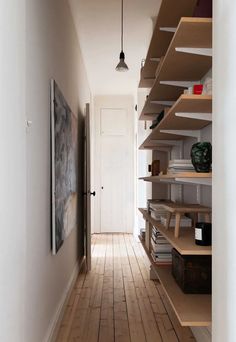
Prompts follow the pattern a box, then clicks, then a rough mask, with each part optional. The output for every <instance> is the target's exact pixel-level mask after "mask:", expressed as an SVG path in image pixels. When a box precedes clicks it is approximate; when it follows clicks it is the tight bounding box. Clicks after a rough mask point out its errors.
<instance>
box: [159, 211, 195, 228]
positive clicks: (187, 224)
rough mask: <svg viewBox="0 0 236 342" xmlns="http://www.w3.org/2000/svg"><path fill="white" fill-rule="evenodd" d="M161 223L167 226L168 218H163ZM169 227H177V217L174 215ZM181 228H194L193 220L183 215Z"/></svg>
mask: <svg viewBox="0 0 236 342" xmlns="http://www.w3.org/2000/svg"><path fill="white" fill-rule="evenodd" d="M161 223H162V224H163V226H166V224H167V218H166V216H161ZM169 227H175V215H174V214H173V215H172V217H171V220H170V223H169ZM181 227H189V228H191V227H192V220H191V219H190V218H189V217H187V216H185V215H183V216H181Z"/></svg>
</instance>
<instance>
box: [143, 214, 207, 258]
mask: <svg viewBox="0 0 236 342" xmlns="http://www.w3.org/2000/svg"><path fill="white" fill-rule="evenodd" d="M139 211H140V212H141V213H142V215H143V217H144V219H145V220H147V221H148V222H149V223H150V224H151V225H152V226H154V227H156V228H157V230H158V231H159V232H160V233H161V234H162V235H163V236H164V237H165V238H166V240H167V241H168V242H169V243H170V244H171V245H172V246H173V247H174V248H175V249H176V250H177V251H178V252H179V253H180V254H182V255H211V254H212V249H211V247H210V246H198V245H196V244H195V237H194V229H193V228H181V236H180V237H179V238H176V237H175V236H174V227H170V228H169V229H168V230H167V229H166V228H165V227H164V225H162V224H161V223H160V222H159V221H157V220H155V219H154V218H152V217H151V215H150V214H149V213H148V211H147V209H142V208H140V209H139Z"/></svg>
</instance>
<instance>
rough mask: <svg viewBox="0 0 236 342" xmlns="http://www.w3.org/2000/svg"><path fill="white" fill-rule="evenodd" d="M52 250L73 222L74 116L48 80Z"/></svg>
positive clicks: (75, 205) (75, 175) (57, 247)
mask: <svg viewBox="0 0 236 342" xmlns="http://www.w3.org/2000/svg"><path fill="white" fill-rule="evenodd" d="M51 138H52V139H51V144H52V250H53V254H56V253H57V252H58V250H59V249H60V247H61V246H62V244H63V242H64V240H65V239H66V238H67V237H68V235H69V234H70V232H71V231H72V229H73V228H74V227H75V226H76V223H77V176H78V165H77V148H78V128H77V119H76V117H75V115H74V114H73V113H72V111H71V109H70V107H69V106H68V104H67V102H66V100H65V98H64V96H63V94H62V92H61V91H60V89H59V87H58V86H57V84H56V82H55V81H54V80H52V82H51Z"/></svg>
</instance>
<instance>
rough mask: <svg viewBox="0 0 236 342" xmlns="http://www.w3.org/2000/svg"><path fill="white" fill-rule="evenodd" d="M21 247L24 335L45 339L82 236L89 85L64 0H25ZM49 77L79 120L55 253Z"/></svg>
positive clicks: (80, 248) (27, 341)
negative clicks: (68, 213)
mask: <svg viewBox="0 0 236 342" xmlns="http://www.w3.org/2000/svg"><path fill="white" fill-rule="evenodd" d="M26 35H27V36H26V42H27V43H26V115H27V119H28V120H31V121H32V126H31V127H30V128H29V129H28V132H27V202H26V205H27V232H26V233H27V248H26V286H25V291H26V296H27V300H26V307H25V310H26V322H25V323H26V336H25V339H24V342H32V341H33V342H41V341H47V340H48V338H49V336H50V333H51V328H52V327H53V324H54V321H53V319H54V318H55V317H56V316H55V315H57V313H58V310H59V309H60V305H61V304H62V302H61V300H62V298H63V295H64V294H65V291H66V289H67V286H68V283H69V281H70V279H71V276H72V274H73V272H74V270H75V269H76V264H77V260H78V259H81V257H82V254H83V239H82V229H83V221H82V208H83V206H82V197H81V196H82V170H83V155H82V134H83V127H84V117H83V114H84V106H85V103H86V102H89V101H90V89H89V85H88V81H87V75H86V71H85V67H84V64H83V60H82V55H81V51H80V47H79V44H78V39H77V35H76V31H75V27H74V25H73V19H72V16H71V13H70V8H69V5H68V2H67V0H50V1H48V0H40V1H38V0H26ZM50 78H54V79H55V80H56V82H57V83H58V85H59V87H60V88H61V90H62V92H63V94H64V96H65V98H66V99H67V102H68V104H69V105H70V107H71V109H72V111H73V112H74V113H75V114H77V115H78V122H79V137H80V141H79V153H80V156H79V161H80V162H81V163H80V171H79V172H80V177H79V194H81V196H79V207H80V208H81V210H80V212H79V227H78V231H76V230H75V229H74V230H73V231H72V232H71V234H70V236H69V237H68V239H67V240H66V241H65V243H64V245H63V246H62V248H61V249H60V251H59V252H58V254H57V255H56V256H52V254H51V246H50V92H49V90H50Z"/></svg>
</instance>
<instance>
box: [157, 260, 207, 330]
mask: <svg viewBox="0 0 236 342" xmlns="http://www.w3.org/2000/svg"><path fill="white" fill-rule="evenodd" d="M152 269H153V271H154V272H155V273H156V275H157V277H158V278H159V280H160V283H161V284H162V287H163V290H164V292H165V294H166V296H167V298H168V300H169V302H170V304H171V306H172V308H173V310H174V312H175V314H176V316H177V317H178V319H179V322H180V324H181V325H182V326H187V327H189V326H190V327H204V326H209V325H211V321H212V318H211V295H200V294H185V293H183V291H182V290H181V289H180V288H179V286H178V285H177V283H176V281H175V279H174V278H173V276H172V274H171V267H168V266H166V267H158V266H155V265H152Z"/></svg>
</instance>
